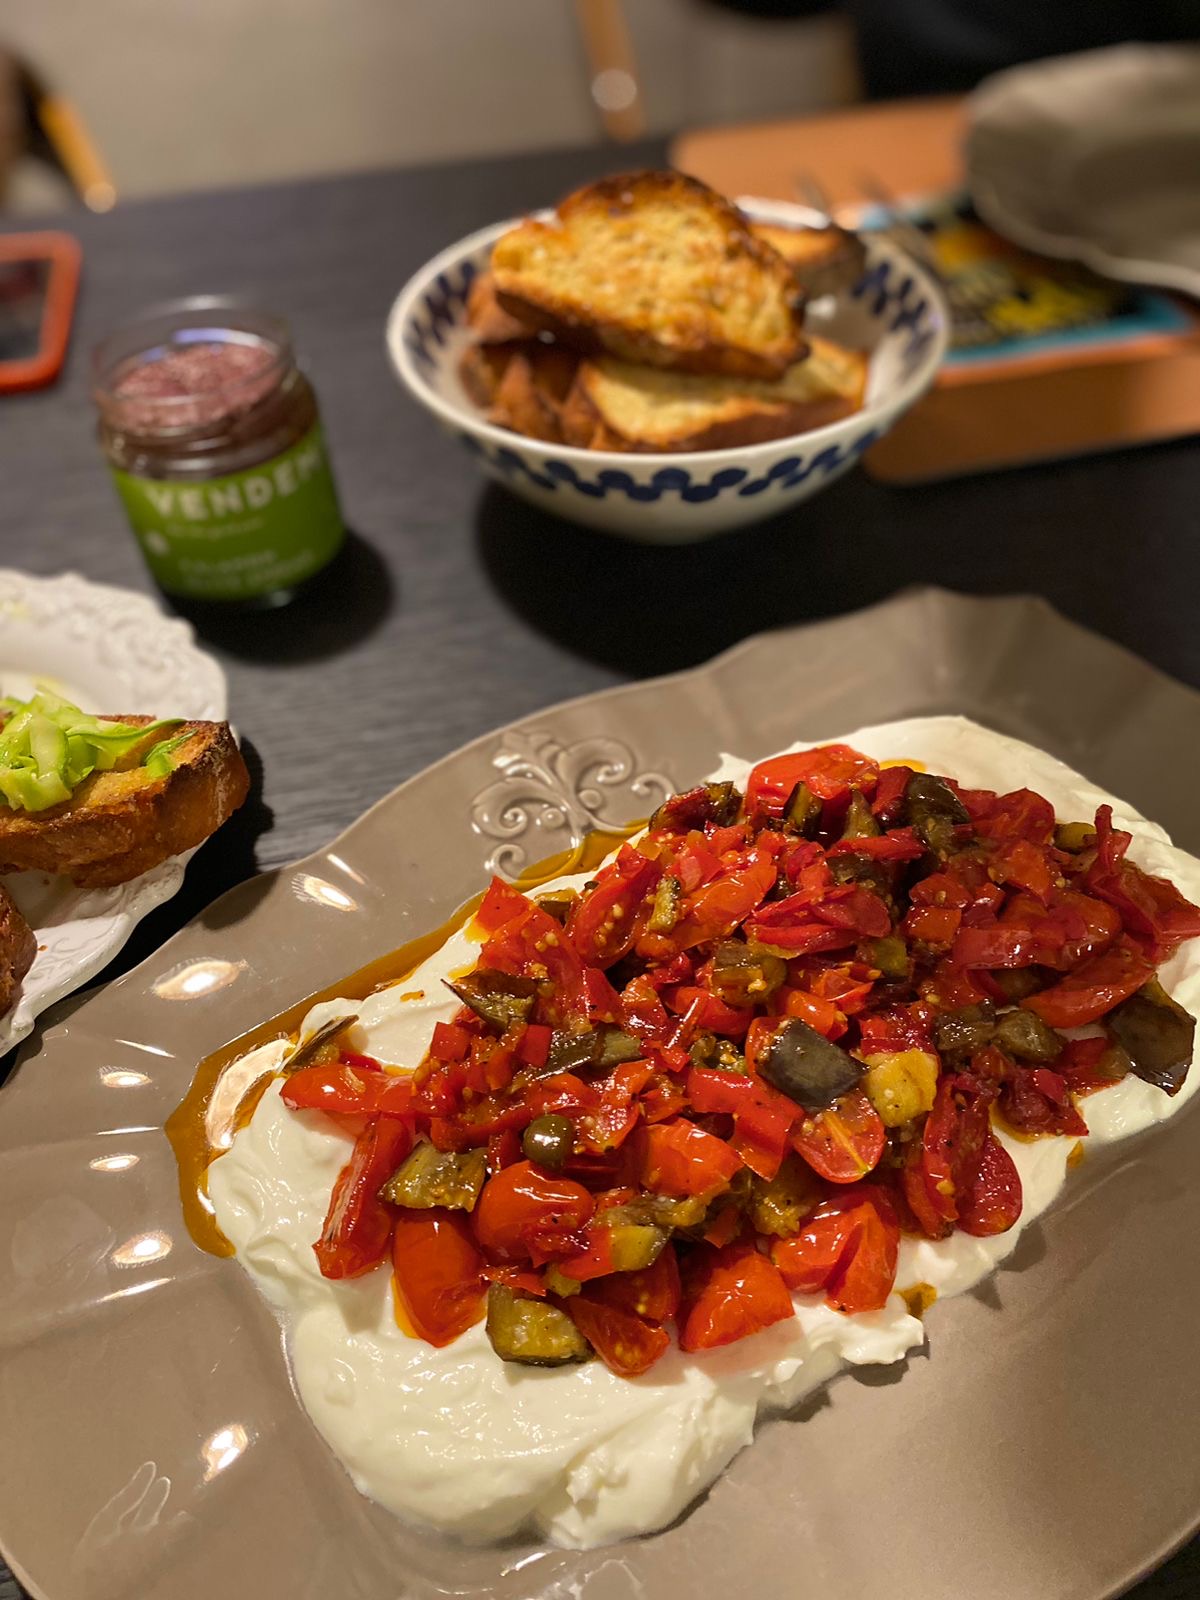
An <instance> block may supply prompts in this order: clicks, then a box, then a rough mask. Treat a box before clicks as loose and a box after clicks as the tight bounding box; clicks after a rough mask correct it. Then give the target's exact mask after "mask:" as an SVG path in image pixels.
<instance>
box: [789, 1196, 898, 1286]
mask: <svg viewBox="0 0 1200 1600" xmlns="http://www.w3.org/2000/svg"><path fill="white" fill-rule="evenodd" d="M899 1254H900V1224H899V1222H898V1221H897V1219H896V1211H895V1208H894V1206H893V1205H892V1202H891V1201H890V1200H889V1198H888V1196H887V1195H886V1193H885V1192H884V1191H883V1190H882V1189H880V1188H878V1187H877V1186H876V1185H873V1184H864V1185H862V1186H861V1187H855V1188H850V1189H847V1190H846V1191H845V1192H844V1193H843V1194H838V1195H833V1196H832V1197H831V1198H830V1199H828V1200H826V1201H824V1202H823V1203H822V1204H821V1205H820V1206H818V1207H817V1209H816V1211H814V1212H813V1214H812V1216H810V1217H807V1218H806V1219H805V1221H804V1225H803V1227H802V1228H801V1230H800V1232H799V1233H798V1234H797V1235H796V1236H795V1237H794V1238H791V1239H780V1240H778V1241H777V1242H776V1243H775V1244H774V1245H773V1246H772V1249H771V1255H772V1258H773V1260H774V1262H775V1264H776V1266H777V1267H778V1268H779V1270H780V1272H781V1273H782V1274H783V1281H784V1282H785V1283H786V1284H787V1286H788V1288H789V1289H794V1290H796V1291H798V1292H799V1293H803V1294H819V1293H821V1291H822V1290H823V1291H824V1292H825V1298H826V1300H827V1301H828V1302H829V1304H830V1305H831V1306H833V1307H834V1309H835V1310H837V1311H844V1312H846V1313H847V1314H848V1315H853V1314H854V1313H856V1312H859V1311H880V1310H882V1309H883V1307H884V1306H885V1305H886V1304H887V1298H888V1296H889V1295H890V1294H891V1292H892V1288H893V1285H894V1284H895V1281H896V1263H897V1261H898V1259H899Z"/></svg>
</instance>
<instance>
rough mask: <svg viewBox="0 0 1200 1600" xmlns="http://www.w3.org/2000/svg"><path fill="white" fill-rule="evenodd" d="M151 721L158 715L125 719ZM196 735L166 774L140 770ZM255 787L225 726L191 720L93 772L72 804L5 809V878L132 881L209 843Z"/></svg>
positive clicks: (1, 832) (1, 855) (0, 843)
mask: <svg viewBox="0 0 1200 1600" xmlns="http://www.w3.org/2000/svg"><path fill="white" fill-rule="evenodd" d="M119 720H120V721H122V722H130V723H135V724H136V723H139V722H149V721H150V718H149V717H124V716H123V717H121V718H120V719H119ZM183 734H187V735H188V737H187V739H186V741H185V742H184V743H183V744H181V745H180V746H179V748H178V749H177V750H176V751H175V752H174V754H173V756H172V762H173V765H172V768H171V770H170V771H169V772H167V773H166V774H165V775H163V776H161V777H156V776H154V775H153V774H152V773H150V772H148V771H147V770H146V768H145V767H144V766H142V765H141V764H140V763H141V762H142V761H143V760H144V758H145V756H146V753H147V751H148V750H149V748H150V747H151V746H152V745H154V744H156V743H157V742H158V741H159V740H160V739H162V738H164V737H171V738H174V737H178V736H181V735H183ZM249 788H250V776H249V774H248V773H247V771H246V763H245V762H244V761H243V760H242V753H241V751H240V750H239V749H238V747H237V742H236V741H235V739H234V737H233V735H232V733H231V732H230V731H229V724H228V723H225V722H185V723H182V724H181V725H180V726H179V727H178V728H176V729H175V730H174V731H173V732H172V733H170V734H167V735H164V733H163V732H162V731H161V730H159V731H157V732H154V733H149V734H147V736H146V739H145V740H144V742H143V743H142V744H140V745H136V746H135V747H134V748H133V749H132V750H131V751H130V752H129V753H128V755H127V756H126V757H124V758H123V760H122V761H121V762H119V763H118V765H117V766H116V767H114V768H113V769H112V770H111V771H109V772H93V773H92V775H91V776H90V777H89V778H85V779H84V781H83V782H82V783H81V784H80V785H79V787H78V788H77V789H76V790H75V792H74V794H73V795H72V796H71V798H70V799H69V800H65V801H63V803H62V804H61V805H58V806H51V807H50V808H49V809H47V810H45V811H34V812H26V811H12V810H9V809H8V808H7V807H6V806H3V805H0V872H13V871H19V870H22V869H25V868H33V869H36V870H38V871H41V872H61V873H64V874H65V875H66V876H67V877H70V878H73V879H74V880H75V882H76V883H77V884H79V885H81V886H85V887H100V886H102V885H106V884H113V883H127V882H128V881H129V879H130V878H136V877H137V876H138V875H139V874H140V873H143V872H146V871H148V870H149V868H151V867H155V866H157V865H158V864H159V862H161V861H165V860H166V859H167V857H168V856H174V855H178V854H179V853H180V852H181V851H183V850H190V849H192V847H193V846H194V845H198V844H200V843H202V842H203V841H204V840H205V839H207V838H208V836H209V834H210V833H213V832H215V831H216V829H217V828H219V827H220V826H221V824H222V823H223V822H224V821H225V820H226V819H227V818H228V817H229V816H230V815H232V813H233V812H234V811H236V810H237V808H238V806H240V805H241V803H242V801H243V800H244V799H245V798H246V795H247V792H248V791H249Z"/></svg>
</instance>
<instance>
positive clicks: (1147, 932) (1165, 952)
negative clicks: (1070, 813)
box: [1083, 806, 1200, 962]
mask: <svg viewBox="0 0 1200 1600" xmlns="http://www.w3.org/2000/svg"><path fill="white" fill-rule="evenodd" d="M1131 839H1132V835H1131V834H1128V833H1126V832H1124V830H1123V829H1120V828H1114V827H1113V825H1112V807H1111V806H1101V807H1100V809H1099V810H1098V811H1097V812H1096V859H1095V861H1094V862H1093V863H1092V865H1091V866H1090V867H1089V869H1088V871H1087V872H1086V874H1085V875H1084V880H1083V882H1084V887H1085V888H1086V889H1087V891H1088V893H1089V894H1093V895H1096V896H1098V897H1099V898H1100V899H1101V900H1107V901H1108V902H1109V904H1110V905H1112V906H1115V907H1116V909H1117V910H1118V911H1119V912H1120V914H1121V921H1122V923H1123V925H1124V927H1125V931H1126V932H1127V933H1129V934H1131V935H1132V936H1133V938H1134V939H1136V940H1137V941H1138V943H1139V944H1140V945H1141V946H1142V948H1143V949H1144V950H1145V951H1146V953H1147V955H1148V956H1150V957H1151V959H1152V960H1154V961H1156V962H1157V961H1165V960H1166V959H1167V957H1168V956H1169V955H1171V954H1172V953H1173V952H1174V951H1175V950H1177V949H1178V948H1179V946H1180V945H1181V944H1182V943H1183V941H1184V940H1185V939H1194V938H1196V937H1197V936H1198V935H1200V906H1194V905H1193V904H1192V903H1191V901H1190V900H1185V899H1184V897H1183V895H1181V894H1180V892H1179V890H1178V889H1177V888H1176V887H1175V885H1174V884H1173V883H1171V882H1169V881H1168V879H1166V878H1156V877H1152V876H1151V875H1150V873H1148V872H1143V871H1142V869H1141V868H1140V867H1138V866H1135V865H1134V864H1133V862H1132V861H1126V860H1125V852H1126V850H1128V848H1129V845H1130V842H1131Z"/></svg>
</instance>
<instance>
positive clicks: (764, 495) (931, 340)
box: [387, 200, 949, 544]
mask: <svg viewBox="0 0 1200 1600" xmlns="http://www.w3.org/2000/svg"><path fill="white" fill-rule="evenodd" d="M738 204H739V205H740V206H741V207H742V209H743V210H744V211H745V212H746V213H747V214H748V215H749V216H751V217H754V218H756V219H758V220H761V221H763V222H777V223H782V224H784V225H785V226H789V225H790V226H792V227H811V226H814V225H815V224H818V223H819V222H820V220H821V219H820V218H819V217H818V216H816V214H815V213H813V212H811V211H808V210H806V209H805V208H804V207H802V206H794V205H788V204H787V203H786V202H783V201H775V200H739V201H738ZM512 226H513V224H512V223H511V222H499V223H495V224H494V225H493V226H492V227H490V228H481V229H480V230H479V232H478V233H473V234H471V235H470V236H469V237H468V238H466V239H463V240H460V242H459V243H458V244H455V245H451V246H450V248H449V249H448V250H443V251H442V253H441V254H440V255H438V256H435V257H434V259H433V260H432V261H430V262H429V263H428V264H427V265H426V266H424V267H422V268H421V270H420V271H419V272H417V273H416V274H414V276H413V277H412V278H410V279H409V281H408V283H407V284H406V285H405V286H404V288H403V289H402V290H401V291H400V294H399V296H398V297H397V299H396V302H395V304H394V305H393V307H392V310H391V314H390V315H389V317H388V324H387V346H388V353H389V355H390V357H391V360H392V365H393V366H394V367H395V369H396V372H397V374H398V375H399V377H400V379H401V381H402V382H403V383H404V385H405V386H406V387H407V388H408V389H409V390H410V391H411V393H412V394H413V395H415V397H416V398H417V399H418V400H419V401H420V402H421V404H422V405H423V406H425V407H426V408H427V409H428V410H430V411H432V412H433V414H434V416H435V417H437V418H438V420H439V421H440V422H441V423H442V424H443V426H444V427H446V428H447V429H448V430H449V431H450V432H451V433H453V434H454V435H455V436H456V437H457V438H459V439H460V440H461V441H462V443H463V444H464V445H465V446H466V448H467V449H468V450H469V451H470V452H471V454H472V455H473V456H474V457H475V459H476V461H477V462H478V464H479V466H480V467H481V468H482V470H483V471H484V472H486V473H487V474H488V476H489V477H492V478H495V479H496V480H497V481H498V482H500V483H503V484H505V485H506V486H507V487H508V488H510V489H511V490H512V491H513V492H514V493H515V494H519V495H521V496H522V497H523V498H524V499H526V500H529V501H531V502H532V503H533V504H534V505H536V506H540V507H541V508H542V509H543V510H546V511H553V512H557V514H558V515H559V516H561V517H568V518H570V519H571V521H573V522H583V523H587V524H588V525H590V526H591V527H593V528H603V529H605V530H606V531H608V532H609V533H619V534H623V535H624V536H625V537H626V538H629V539H642V540H645V541H647V542H649V543H654V544H678V543H684V542H686V541H688V540H692V539H703V538H707V537H708V536H710V535H711V534H714V533H721V532H724V531H725V530H726V529H728V528H737V527H742V526H744V525H745V524H747V523H751V522H757V521H760V520H761V519H763V518H764V517H770V516H774V515H775V514H776V513H777V512H780V511H783V510H786V509H787V508H788V507H790V506H794V505H799V503H800V502H801V501H802V500H807V499H809V498H810V496H812V495H814V494H816V493H818V491H819V490H821V489H823V488H824V487H825V486H826V484H829V483H832V482H833V481H834V479H835V478H840V477H841V476H842V474H843V473H844V472H847V471H849V469H850V468H851V467H852V466H853V465H854V464H855V462H857V461H858V460H859V458H860V457H861V456H862V455H863V454H864V453H865V452H866V451H867V450H869V449H870V447H871V446H872V445H873V444H874V443H875V442H876V440H878V439H881V438H882V437H883V435H884V434H885V433H887V431H888V429H889V428H890V427H891V426H892V424H893V423H894V422H895V421H896V420H897V418H898V417H900V416H902V415H903V414H904V412H906V411H907V410H908V408H909V407H910V406H911V405H912V404H913V403H914V402H915V401H916V400H918V399H919V398H920V396H921V395H922V394H924V392H925V390H926V389H928V387H929V385H930V384H931V383H932V382H933V377H934V374H935V373H936V371H937V368H938V365H939V363H940V362H941V359H942V356H943V355H944V353H945V350H946V344H947V340H948V337H949V318H948V314H947V311H946V306H945V302H944V301H943V299H942V296H941V294H940V292H939V290H938V288H937V286H936V285H935V283H934V282H933V280H932V279H931V278H930V276H929V274H928V273H927V272H926V271H925V270H924V269H923V268H922V267H921V266H920V265H919V264H918V263H917V262H915V261H914V260H913V259H912V257H911V256H908V255H906V254H905V253H904V251H903V250H901V249H900V248H899V247H898V246H897V245H895V244H893V243H891V241H890V240H887V239H883V238H877V237H874V236H872V235H867V237H866V245H867V260H866V266H865V269H864V271H863V274H862V276H861V278H860V279H859V281H858V282H857V283H856V284H854V286H853V287H852V288H850V289H846V290H842V291H840V292H839V293H838V294H836V295H828V296H826V297H824V298H823V299H821V300H818V301H814V302H813V304H812V305H811V306H810V308H809V317H808V320H809V326H810V327H812V328H813V329H814V331H816V332H818V333H822V334H824V335H826V336H827V337H828V338H830V339H836V340H838V341H839V342H840V343H842V344H845V345H849V346H850V347H852V348H853V349H856V350H863V351H866V352H868V354H869V369H868V378H867V395H866V403H865V404H864V406H863V408H862V410H861V411H857V412H855V414H854V415H853V416H851V417H846V418H844V419H843V420H842V421H840V422H833V423H830V424H829V425H828V426H827V427H824V428H814V429H812V430H811V431H809V432H808V433H802V434H792V435H790V436H788V437H786V438H783V439H772V440H771V441H769V442H768V443H766V444H754V445H741V446H737V447H735V448H732V449H727V450H701V451H690V452H686V453H671V454H669V455H668V454H662V455H641V454H634V453H632V452H629V451H618V450H583V449H579V448H577V447H575V446H571V445H560V444H546V443H544V442H543V441H542V440H540V439H527V438H526V437H525V436H524V435H523V434H518V433H513V432H511V431H510V430H509V429H507V428H498V427H496V426H495V424H493V423H490V422H488V421H487V420H486V419H485V418H484V416H483V414H482V413H481V412H480V410H479V409H478V407H477V406H475V405H474V404H473V403H472V401H471V400H470V399H469V398H468V396H467V394H466V391H465V390H464V389H463V386H462V383H461V382H460V380H459V376H458V367H459V361H460V358H461V356H462V352H463V349H464V347H465V346H466V345H467V344H468V343H469V341H470V339H471V333H470V330H469V329H468V327H467V324H466V299H467V291H468V289H469V288H470V286H471V282H472V280H473V279H474V278H475V277H476V276H477V275H478V274H479V273H480V272H484V271H486V270H487V266H488V262H489V260H490V258H491V252H492V245H493V244H494V243H495V241H496V240H497V239H498V238H499V237H500V235H501V234H502V233H504V232H506V231H507V230H508V229H509V228H510V227H512Z"/></svg>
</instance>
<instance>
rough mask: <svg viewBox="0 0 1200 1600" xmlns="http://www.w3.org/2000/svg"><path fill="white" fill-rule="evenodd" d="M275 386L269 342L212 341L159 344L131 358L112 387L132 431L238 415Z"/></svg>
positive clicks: (276, 370) (276, 367)
mask: <svg viewBox="0 0 1200 1600" xmlns="http://www.w3.org/2000/svg"><path fill="white" fill-rule="evenodd" d="M278 384H279V353H278V352H277V351H275V350H272V349H271V348H270V346H268V345H265V344H258V343H241V342H234V341H224V340H218V339H212V340H205V341H203V342H197V343H195V344H183V345H174V346H168V347H167V348H165V349H164V348H162V347H160V348H159V349H157V350H150V351H147V352H146V353H145V354H144V355H143V356H141V357H139V358H136V359H135V360H134V361H132V362H131V363H130V364H129V365H128V366H127V367H126V368H125V370H124V371H123V372H121V373H120V375H119V376H118V377H117V379H116V381H115V382H114V383H113V385H112V394H113V398H114V399H115V400H116V401H117V402H118V404H119V406H120V410H121V420H122V422H123V424H124V426H125V427H126V428H128V429H130V430H131V431H133V432H142V431H145V432H147V433H150V432H155V431H157V430H158V429H161V428H200V427H210V426H212V425H213V424H216V423H219V422H223V421H230V420H232V419H233V418H235V417H240V416H243V415H244V414H245V413H246V412H247V411H250V410H252V409H253V407H254V406H256V405H258V403H259V402H260V401H261V400H263V399H265V398H266V396H267V395H269V394H270V393H271V392H272V391H273V390H274V389H276V388H277V387H278Z"/></svg>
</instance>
